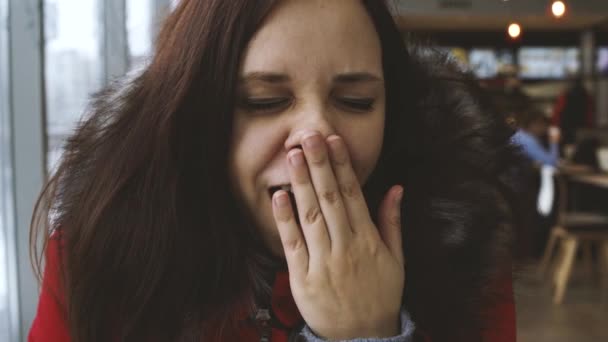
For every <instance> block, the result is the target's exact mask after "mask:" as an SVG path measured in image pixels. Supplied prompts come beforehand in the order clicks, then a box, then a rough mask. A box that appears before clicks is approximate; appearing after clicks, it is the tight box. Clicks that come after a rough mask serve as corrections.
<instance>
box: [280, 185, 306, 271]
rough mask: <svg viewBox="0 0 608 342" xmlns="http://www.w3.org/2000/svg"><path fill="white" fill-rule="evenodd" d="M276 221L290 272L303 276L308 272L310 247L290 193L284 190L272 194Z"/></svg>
mask: <svg viewBox="0 0 608 342" xmlns="http://www.w3.org/2000/svg"><path fill="white" fill-rule="evenodd" d="M272 212H273V215H274V221H275V223H276V225H277V229H278V230H279V235H280V236H281V243H282V244H283V250H284V251H285V259H286V260H287V267H288V268H289V273H290V274H292V275H293V276H295V277H301V276H304V275H306V273H308V249H307V247H306V241H305V240H304V237H303V236H302V232H301V231H300V227H298V224H297V223H296V219H295V216H294V213H293V210H292V208H291V203H290V201H289V195H288V194H287V192H285V191H283V190H279V191H277V192H276V193H275V194H274V195H273V196H272Z"/></svg>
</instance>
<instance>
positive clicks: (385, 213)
mask: <svg viewBox="0 0 608 342" xmlns="http://www.w3.org/2000/svg"><path fill="white" fill-rule="evenodd" d="M301 143H302V146H303V149H304V150H303V151H302V150H300V149H293V150H291V151H290V152H289V153H288V164H289V173H290V179H291V184H292V191H293V192H294V195H295V199H296V206H297V211H298V215H299V218H300V222H301V228H300V227H299V226H298V224H297V222H296V219H295V216H294V212H293V210H292V208H291V205H290V202H289V198H288V194H287V193H286V192H285V191H282V190H281V191H278V192H277V193H275V194H274V196H273V213H274V219H275V221H276V224H277V227H278V230H279V234H280V236H281V242H282V244H283V248H284V250H285V258H286V259H287V265H288V267H289V277H290V285H291V290H292V293H293V296H294V299H295V302H296V304H297V306H298V309H299V310H300V313H301V314H302V316H303V318H304V320H305V321H306V323H307V324H308V326H309V327H310V328H311V329H312V330H313V331H314V332H315V333H316V334H317V335H319V336H320V337H323V338H326V339H331V340H334V339H338V340H339V339H353V338H357V337H359V338H366V337H389V336H395V335H398V333H399V312H400V308H401V297H402V294H403V288H404V283H405V260H404V257H403V247H402V242H401V218H400V203H401V197H402V195H403V189H402V188H401V187H400V186H393V187H392V188H391V189H390V190H389V191H388V193H387V195H386V196H385V198H384V200H383V202H382V204H381V206H380V209H379V225H380V227H379V229H377V228H376V226H375V225H374V223H373V222H372V219H371V217H370V216H369V210H368V208H367V204H366V203H365V198H364V197H363V193H362V190H361V186H360V185H359V182H358V180H357V177H356V175H355V172H354V171H353V168H352V166H351V162H350V157H349V155H348V151H347V148H346V145H345V144H344V142H343V140H342V139H341V138H340V137H338V136H335V135H334V136H330V137H328V138H327V140H326V141H324V139H323V138H322V136H321V135H320V134H318V133H313V134H308V135H305V136H304V138H303V139H302V141H301ZM328 146H329V148H328Z"/></svg>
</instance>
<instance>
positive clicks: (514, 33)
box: [508, 23, 521, 39]
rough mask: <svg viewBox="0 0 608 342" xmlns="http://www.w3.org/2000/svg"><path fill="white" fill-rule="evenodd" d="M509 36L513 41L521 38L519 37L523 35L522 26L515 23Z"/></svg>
mask: <svg viewBox="0 0 608 342" xmlns="http://www.w3.org/2000/svg"><path fill="white" fill-rule="evenodd" d="M508 32H509V36H510V37H511V38H513V39H515V38H517V37H519V35H520V34H521V26H519V24H517V23H513V24H511V25H509V29H508Z"/></svg>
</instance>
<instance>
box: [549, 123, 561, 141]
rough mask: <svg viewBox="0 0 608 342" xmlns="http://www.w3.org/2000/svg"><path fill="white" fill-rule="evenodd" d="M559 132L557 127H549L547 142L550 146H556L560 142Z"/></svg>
mask: <svg viewBox="0 0 608 342" xmlns="http://www.w3.org/2000/svg"><path fill="white" fill-rule="evenodd" d="M561 135H562V134H561V132H560V129H559V128H558V127H555V126H551V127H549V142H550V143H552V144H557V143H559V141H560V140H561Z"/></svg>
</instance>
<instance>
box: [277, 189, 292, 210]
mask: <svg viewBox="0 0 608 342" xmlns="http://www.w3.org/2000/svg"><path fill="white" fill-rule="evenodd" d="M274 203H275V204H276V206H277V207H279V208H284V207H286V206H287V205H288V204H289V196H287V194H286V193H284V192H280V193H279V194H277V195H276V196H274Z"/></svg>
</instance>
